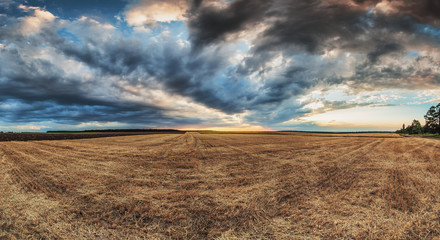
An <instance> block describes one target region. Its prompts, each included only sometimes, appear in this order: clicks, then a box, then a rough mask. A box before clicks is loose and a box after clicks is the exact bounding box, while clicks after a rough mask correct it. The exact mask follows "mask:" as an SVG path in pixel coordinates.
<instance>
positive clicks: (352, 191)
mask: <svg viewBox="0 0 440 240" xmlns="http://www.w3.org/2000/svg"><path fill="white" fill-rule="evenodd" d="M439 199H440V141H439V140H436V139H423V138H403V137H400V136H399V135H395V134H366V135H365V134H364V135H363V134H356V135H350V134H347V135H335V134H306V133H283V134H267V135H265V134H198V133H186V134H182V135H177V134H153V135H135V136H121V137H111V138H110V137H109V138H97V139H80V140H79V139H78V140H57V141H26V142H15V141H11V142H2V143H0V239H143V238H145V239H302V238H306V239H334V238H357V239H433V238H436V237H439V236H440V201H439Z"/></svg>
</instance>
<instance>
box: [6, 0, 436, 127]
mask: <svg viewBox="0 0 440 240" xmlns="http://www.w3.org/2000/svg"><path fill="white" fill-rule="evenodd" d="M132 3H133V2H132ZM211 3H212V1H211V2H209V1H201V0H195V1H188V6H187V7H188V8H187V9H188V11H187V15H186V17H187V26H188V32H189V37H188V39H181V38H180V37H175V36H172V35H173V34H169V32H172V31H173V29H172V27H173V24H174V23H166V24H165V23H160V24H156V25H155V28H154V29H150V30H151V33H150V34H145V35H142V34H139V33H133V34H132V33H131V32H130V31H136V30H133V29H129V30H130V31H127V29H123V30H122V29H118V27H115V25H109V24H106V23H105V21H102V20H100V18H97V19H94V18H90V17H82V18H80V19H74V20H72V19H70V20H65V19H60V18H62V16H64V15H63V14H61V13H59V12H58V13H59V14H56V15H57V16H58V19H56V20H53V21H51V22H49V21H48V22H43V20H44V19H43V20H41V19H34V21H35V22H36V23H38V24H37V25H32V24H31V25H30V26H31V27H32V26H33V27H35V26H38V29H37V30H35V31H34V32H32V33H30V34H26V33H23V31H20V28H21V25H20V24H22V22H24V21H25V20H26V19H25V18H23V17H25V16H33V15H32V14H33V13H32V10H26V11H24V10H23V11H21V12H19V13H17V14H15V15H14V14H11V11H12V10H11V11H9V15H7V16H6V17H4V18H6V19H7V21H4V22H5V23H4V24H3V25H2V24H0V26H1V27H0V44H1V46H0V51H1V52H0V62H1V63H2V65H1V66H0V96H1V97H0V107H2V106H9V105H11V106H13V105H14V104H15V106H17V108H16V110H15V111H6V110H5V109H6V108H5V107H4V108H0V110H1V111H3V112H2V114H3V116H5V117H4V119H7V120H8V121H11V122H13V121H23V122H26V121H37V122H38V121H44V120H45V119H50V120H54V121H60V122H64V123H69V124H74V123H78V122H88V121H114V122H122V123H128V124H138V123H148V124H153V125H154V124H161V123H162V124H167V125H177V124H185V123H193V124H195V123H200V122H202V120H200V119H201V118H203V117H205V116H201V117H200V118H197V119H196V118H191V117H186V118H183V117H182V118H180V117H177V116H176V117H172V116H171V115H170V112H173V113H174V114H175V112H178V111H179V109H178V108H175V106H163V105H160V106H161V107H159V105H156V103H155V102H154V101H153V100H150V99H147V100H145V99H142V98H140V97H146V98H147V97H149V96H148V94H147V95H146V96H141V95H142V93H139V91H141V90H145V89H148V90H158V91H163V92H164V93H166V94H168V95H167V96H168V97H171V98H172V97H176V96H178V97H182V98H185V99H190V101H192V102H191V103H196V104H198V105H203V106H205V107H208V108H210V109H213V110H216V111H219V112H223V113H226V114H235V113H246V114H245V117H244V118H245V120H246V121H247V122H248V123H252V124H258V125H260V124H263V125H265V124H266V125H272V124H278V123H281V122H285V121H287V120H289V119H291V118H293V117H298V116H303V115H304V114H306V113H308V112H309V110H307V109H304V106H305V105H306V104H307V102H300V101H298V100H299V98H301V96H304V95H307V94H308V93H310V92H311V91H313V90H314V89H316V88H321V89H322V88H331V87H332V86H338V85H341V84H342V85H346V86H349V87H351V88H353V89H352V90H353V91H362V90H374V89H389V88H393V89H396V88H399V89H427V88H430V87H433V86H439V85H440V76H439V74H438V73H439V72H440V69H439V67H438V66H436V65H435V62H436V61H437V60H438V59H437V58H435V57H432V58H427V56H423V54H425V55H426V52H429V49H434V50H438V49H439V43H440V37H439V36H440V33H439V29H438V27H436V26H438V24H437V23H438V19H439V18H438V11H437V10H438V3H437V2H436V1H427V0H424V1H379V0H368V1H367V0H364V1H362V0H352V1H351V0H350V1H349V0H346V1H344V0H326V1H324V0H311V1H300V0H272V1H262V0H261V1H260V0H235V1H224V2H223V4H224V7H223V8H221V7H215V6H217V5H215V4H211ZM416 3H419V4H416ZM47 4H48V5H47V6H49V2H47ZM51 4H55V5H56V4H57V3H56V2H55V1H53V2H51ZM60 4H61V2H60ZM66 4H68V3H63V4H61V5H62V6H67V5H66ZM115 4H116V3H115ZM381 4H382V5H384V4H385V5H387V7H388V8H384V7H383V6H382V5H381ZM55 5H54V6H55ZM5 6H6V5H5ZM8 6H12V5H8ZM80 6H83V7H87V6H88V5H87V4H85V3H84V2H82V3H81V4H79V5H78V7H80ZM115 6H116V5H115ZM129 6H130V7H136V6H137V4H129ZM3 8H6V7H3ZM10 8H11V9H12V8H15V10H14V11H18V10H17V6H15V7H10ZM127 8H129V7H127ZM126 10H127V9H126ZM385 10H386V11H385ZM41 11H43V10H41ZM139 14H141V13H139ZM18 16H20V17H21V18H18ZM33 17H35V16H33ZM78 17H79V15H78ZM1 19H2V18H1V16H0V21H1ZM37 20H38V21H37ZM40 20H41V21H40ZM161 24H163V25H161ZM119 27H121V26H119ZM123 27H126V26H122V27H121V28H123ZM144 27H145V26H144ZM170 29H171V30H170ZM144 30H145V29H144ZM169 30H170V31H169ZM160 31H164V34H155V32H160ZM128 32H130V33H128ZM165 32H168V33H167V34H165ZM127 35H129V36H127ZM254 35H256V38H249V39H240V38H242V37H243V36H254ZM179 38H180V39H179ZM235 38H237V41H236V40H235ZM185 40H189V42H190V43H188V42H186V41H185ZM238 40H245V41H247V43H248V44H249V45H248V47H249V48H250V49H248V50H247V49H246V50H245V49H244V48H242V47H241V46H236V45H233V44H234V43H236V42H238ZM3 45H4V46H3ZM411 50H414V53H412V54H414V56H413V55H411V54H409V51H411ZM239 55H240V56H239ZM419 55H420V56H419ZM72 62H73V63H75V64H73V65H72V66H73V68H78V70H77V71H78V72H77V73H75V71H76V69H75V71H71V69H70V68H71V67H72V66H71V65H69V64H72ZM72 72H74V73H72ZM127 89H128V90H127ZM137 90H139V91H137ZM136 97H139V98H136ZM133 99H135V100H133ZM2 104H3V105H2ZM326 107H328V108H333V109H338V108H342V107H341V106H340V105H338V103H334V104H333V105H332V104H327V105H326ZM343 107H345V108H346V107H350V106H349V105H344V106H343ZM30 116H31V117H30ZM26 118H28V120H26ZM217 120H218V119H217ZM217 120H216V121H217Z"/></svg>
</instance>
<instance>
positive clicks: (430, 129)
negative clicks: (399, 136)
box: [397, 103, 440, 134]
mask: <svg viewBox="0 0 440 240" xmlns="http://www.w3.org/2000/svg"><path fill="white" fill-rule="evenodd" d="M424 118H425V126H423V127H422V124H420V122H419V121H418V120H415V119H414V120H413V122H412V123H411V125H409V126H406V127H405V124H403V126H402V129H400V130H398V131H397V132H398V133H405V134H422V133H433V134H440V103H439V104H437V106H431V107H430V108H429V110H428V112H426V115H425V116H424Z"/></svg>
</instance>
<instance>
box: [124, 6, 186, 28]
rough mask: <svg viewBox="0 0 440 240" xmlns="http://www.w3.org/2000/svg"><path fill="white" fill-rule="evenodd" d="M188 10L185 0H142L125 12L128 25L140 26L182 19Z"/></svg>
mask: <svg viewBox="0 0 440 240" xmlns="http://www.w3.org/2000/svg"><path fill="white" fill-rule="evenodd" d="M187 10H188V4H187V1H185V0H165V1H149V0H142V1H140V2H139V3H137V4H135V5H133V6H132V7H131V8H130V9H129V10H127V11H126V13H125V20H126V21H127V23H128V24H129V25H133V26H142V25H149V24H153V23H154V22H171V21H181V20H184V18H185V17H184V15H185V13H186V11H187Z"/></svg>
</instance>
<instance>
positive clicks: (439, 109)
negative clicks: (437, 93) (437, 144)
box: [423, 103, 440, 133]
mask: <svg viewBox="0 0 440 240" xmlns="http://www.w3.org/2000/svg"><path fill="white" fill-rule="evenodd" d="M424 117H425V122H426V123H425V126H424V127H423V128H424V130H425V132H429V133H440V103H439V104H437V106H431V107H430V108H429V110H428V112H426V115H425V116H424Z"/></svg>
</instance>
